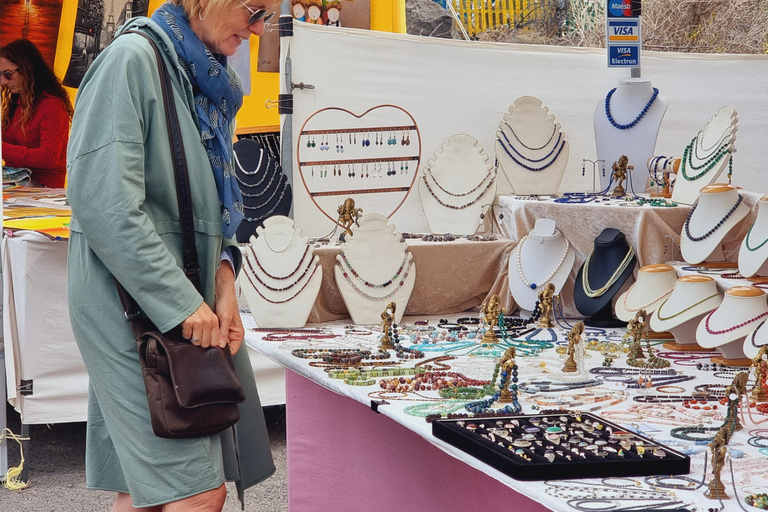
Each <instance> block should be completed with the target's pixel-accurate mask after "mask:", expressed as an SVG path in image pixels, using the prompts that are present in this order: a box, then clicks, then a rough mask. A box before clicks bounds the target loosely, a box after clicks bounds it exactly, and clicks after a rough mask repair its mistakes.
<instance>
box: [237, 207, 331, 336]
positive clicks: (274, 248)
mask: <svg viewBox="0 0 768 512" xmlns="http://www.w3.org/2000/svg"><path fill="white" fill-rule="evenodd" d="M256 232H257V234H258V238H257V237H251V242H250V244H248V245H247V246H245V247H243V249H242V251H243V268H242V271H241V273H242V274H243V275H245V278H246V279H245V280H242V279H241V280H240V283H241V285H242V289H243V294H244V295H245V299H246V301H247V302H248V306H249V307H250V310H251V314H252V315H253V318H254V320H256V323H257V324H259V326H260V327H281V328H291V327H303V326H304V324H306V323H307V318H309V313H310V312H311V311H312V306H313V305H314V303H315V299H316V298H317V294H318V293H319V292H320V284H321V283H322V281H323V269H322V267H320V266H319V263H320V258H319V257H318V256H316V255H315V248H314V247H313V246H312V245H310V244H309V238H308V237H306V236H304V234H303V232H302V229H301V228H300V227H298V226H295V225H294V223H293V220H292V219H290V218H288V217H283V216H275V217H270V218H268V219H266V220H265V221H264V226H263V227H261V226H260V227H258V228H256Z"/></svg>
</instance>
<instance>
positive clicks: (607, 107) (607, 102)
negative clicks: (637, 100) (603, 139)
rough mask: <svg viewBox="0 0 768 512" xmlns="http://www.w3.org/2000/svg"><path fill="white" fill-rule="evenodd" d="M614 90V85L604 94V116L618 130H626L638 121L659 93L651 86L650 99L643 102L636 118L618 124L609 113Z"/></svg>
mask: <svg viewBox="0 0 768 512" xmlns="http://www.w3.org/2000/svg"><path fill="white" fill-rule="evenodd" d="M615 92H616V87H614V88H613V89H611V90H610V91H608V94H607V95H606V96H605V116H606V117H607V118H608V121H610V123H611V124H612V125H613V127H614V128H618V129H619V130H628V129H630V128H632V127H633V126H635V125H636V124H637V123H639V122H640V120H641V119H642V118H643V117H645V114H646V113H648V110H649V109H650V108H651V105H653V102H654V101H656V97H657V96H658V95H659V90H658V89H657V88H656V87H654V88H653V95H652V96H651V99H649V100H648V103H646V104H645V106H644V107H643V110H641V111H640V113H639V114H638V115H637V117H636V118H634V119H633V120H632V122H630V123H628V124H619V123H617V122H616V120H614V119H613V116H612V115H611V96H613V93H615Z"/></svg>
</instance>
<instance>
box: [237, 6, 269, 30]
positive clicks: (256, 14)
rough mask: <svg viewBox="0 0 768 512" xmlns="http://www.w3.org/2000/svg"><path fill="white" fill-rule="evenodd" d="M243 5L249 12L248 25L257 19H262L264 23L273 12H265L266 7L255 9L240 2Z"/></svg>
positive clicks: (256, 21) (257, 20)
mask: <svg viewBox="0 0 768 512" xmlns="http://www.w3.org/2000/svg"><path fill="white" fill-rule="evenodd" d="M242 6H243V7H245V8H246V9H248V12H250V13H251V17H250V18H248V25H253V24H254V23H258V22H259V21H262V20H263V21H264V24H266V23H267V22H269V20H271V19H272V18H273V17H274V16H275V13H274V12H267V10H266V9H256V10H255V11H254V10H253V9H251V8H250V7H248V6H247V5H246V4H242Z"/></svg>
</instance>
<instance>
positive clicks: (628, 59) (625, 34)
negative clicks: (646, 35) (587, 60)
mask: <svg viewBox="0 0 768 512" xmlns="http://www.w3.org/2000/svg"><path fill="white" fill-rule="evenodd" d="M606 1H607V4H606V9H605V14H606V20H605V48H606V51H607V54H608V67H609V68H611V67H628V68H639V67H640V47H641V45H642V36H641V33H640V0H606Z"/></svg>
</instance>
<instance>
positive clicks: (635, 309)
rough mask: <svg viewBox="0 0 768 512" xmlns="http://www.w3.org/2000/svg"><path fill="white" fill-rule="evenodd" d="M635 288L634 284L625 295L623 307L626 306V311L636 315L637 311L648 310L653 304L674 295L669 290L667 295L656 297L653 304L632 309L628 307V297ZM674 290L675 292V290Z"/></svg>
mask: <svg viewBox="0 0 768 512" xmlns="http://www.w3.org/2000/svg"><path fill="white" fill-rule="evenodd" d="M634 287H635V285H634V284H633V285H632V286H631V287H630V288H629V291H627V293H625V294H624V300H623V301H622V305H623V306H624V309H626V310H627V311H629V312H632V313H634V312H635V311H640V310H641V309H647V308H648V306H650V305H651V304H655V303H656V302H658V301H660V300H661V299H663V298H664V297H666V296H667V295H669V294H670V293H672V290H669V291H668V292H665V293H663V294H662V295H659V296H658V297H656V298H655V299H653V300H652V301H651V302H649V303H648V304H645V305H643V306H640V307H637V308H630V307H629V306H627V297H629V294H630V293H632V289H633V288H634ZM673 290H674V288H673ZM665 302H666V301H665Z"/></svg>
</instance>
